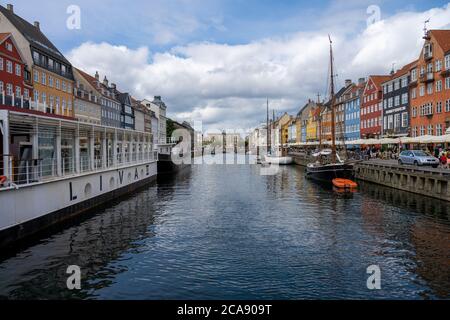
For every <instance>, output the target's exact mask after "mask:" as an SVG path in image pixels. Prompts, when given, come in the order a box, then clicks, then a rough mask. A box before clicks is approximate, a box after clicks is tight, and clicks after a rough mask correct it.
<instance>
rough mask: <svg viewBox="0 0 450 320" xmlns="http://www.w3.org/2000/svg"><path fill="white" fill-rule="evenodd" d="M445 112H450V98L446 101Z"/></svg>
mask: <svg viewBox="0 0 450 320" xmlns="http://www.w3.org/2000/svg"><path fill="white" fill-rule="evenodd" d="M445 112H450V100H447V101H445Z"/></svg>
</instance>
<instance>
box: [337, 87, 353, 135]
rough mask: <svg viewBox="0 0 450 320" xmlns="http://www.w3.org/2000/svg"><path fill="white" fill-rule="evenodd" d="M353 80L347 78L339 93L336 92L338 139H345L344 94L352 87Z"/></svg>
mask: <svg viewBox="0 0 450 320" xmlns="http://www.w3.org/2000/svg"><path fill="white" fill-rule="evenodd" d="M351 86H352V81H351V80H347V81H346V83H345V86H344V87H342V88H341V89H340V90H339V91H338V92H337V93H336V97H335V99H336V101H335V103H336V105H335V107H334V108H335V110H336V119H335V120H336V141H344V140H345V103H344V100H345V99H344V96H345V94H346V92H347V91H348V90H350V89H351Z"/></svg>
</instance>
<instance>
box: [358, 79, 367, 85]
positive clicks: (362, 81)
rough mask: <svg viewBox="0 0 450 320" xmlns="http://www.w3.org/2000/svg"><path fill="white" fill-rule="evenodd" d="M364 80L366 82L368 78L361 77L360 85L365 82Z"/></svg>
mask: <svg viewBox="0 0 450 320" xmlns="http://www.w3.org/2000/svg"><path fill="white" fill-rule="evenodd" d="M364 82H366V78H359V80H358V83H359V85H362V84H364Z"/></svg>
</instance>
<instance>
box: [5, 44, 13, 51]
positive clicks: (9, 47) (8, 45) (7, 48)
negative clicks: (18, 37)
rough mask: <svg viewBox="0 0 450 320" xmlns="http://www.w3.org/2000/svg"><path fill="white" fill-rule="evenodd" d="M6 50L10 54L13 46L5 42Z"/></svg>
mask: <svg viewBox="0 0 450 320" xmlns="http://www.w3.org/2000/svg"><path fill="white" fill-rule="evenodd" d="M6 50H8V51H10V52H12V51H13V46H12V44H11V43H9V42H6Z"/></svg>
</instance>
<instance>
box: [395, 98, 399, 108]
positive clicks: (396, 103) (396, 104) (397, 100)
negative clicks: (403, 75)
mask: <svg viewBox="0 0 450 320" xmlns="http://www.w3.org/2000/svg"><path fill="white" fill-rule="evenodd" d="M399 105H400V96H396V97H395V106H396V107H398V106H399Z"/></svg>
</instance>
